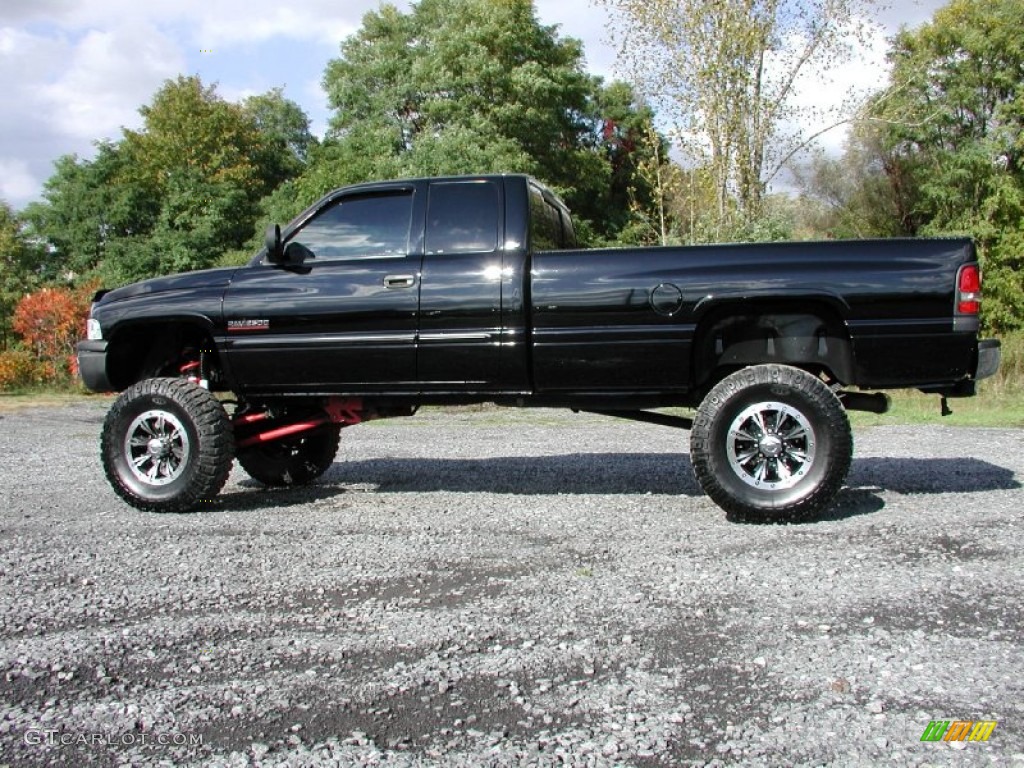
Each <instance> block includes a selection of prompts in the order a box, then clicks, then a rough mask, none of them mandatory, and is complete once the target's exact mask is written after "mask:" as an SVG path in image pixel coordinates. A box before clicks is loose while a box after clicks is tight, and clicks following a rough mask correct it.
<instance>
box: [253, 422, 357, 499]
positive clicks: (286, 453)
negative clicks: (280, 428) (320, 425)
mask: <svg viewBox="0 0 1024 768" xmlns="http://www.w3.org/2000/svg"><path fill="white" fill-rule="evenodd" d="M339 442H340V430H339V428H338V427H328V428H327V429H325V430H323V431H320V432H314V433H312V434H309V435H304V436H302V437H298V438H291V439H285V440H278V441H275V442H272V443H267V444H266V445H260V446H256V447H253V448H246V449H245V450H244V451H239V453H238V463H239V464H240V465H241V467H242V469H244V470H245V471H246V472H247V473H248V475H249V477H251V478H252V479H253V480H256V481H257V482H260V483H263V484H264V485H269V486H289V485H306V484H307V483H311V482H313V481H314V480H316V479H317V478H318V477H320V475H322V474H323V473H324V472H326V471H327V470H328V469H330V467H331V465H332V464H333V463H334V457H335V456H336V455H337V453H338V444H339Z"/></svg>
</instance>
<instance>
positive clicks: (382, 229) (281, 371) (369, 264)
mask: <svg viewBox="0 0 1024 768" xmlns="http://www.w3.org/2000/svg"><path fill="white" fill-rule="evenodd" d="M423 197H424V196H423V195H422V194H419V192H418V188H417V186H416V185H415V184H410V183H405V184H396V185H387V184H383V185H373V186H370V187H362V188H359V189H355V190H347V191H345V192H343V193H340V194H339V195H338V196H336V197H333V198H329V199H327V200H326V201H324V202H323V203H322V204H321V205H320V207H319V208H317V209H316V210H315V211H314V212H313V213H312V215H310V216H309V217H308V218H306V219H305V220H304V221H302V222H300V223H299V225H298V226H296V227H295V228H294V229H292V230H291V231H287V232H286V233H285V238H284V241H285V242H284V247H286V248H287V247H288V246H289V245H290V244H292V243H298V244H300V245H301V246H304V247H305V248H306V249H308V251H306V252H305V253H306V258H305V260H304V261H303V262H302V263H301V264H292V265H281V264H271V263H262V264H259V265H256V266H251V267H249V268H248V269H242V270H239V271H238V273H236V277H235V279H234V280H233V282H232V284H231V286H230V287H229V289H228V291H227V293H226V295H225V298H224V319H225V323H226V328H225V334H226V337H227V338H226V345H225V346H226V348H227V358H228V363H229V365H230V368H231V372H232V375H233V377H234V378H235V380H236V381H238V382H241V383H242V387H241V388H242V389H244V390H246V391H263V392H274V391H288V392H301V391H308V392H383V391H389V392H390V391H394V392H410V391H415V390H416V388H417V386H418V384H417V375H416V332H417V309H418V301H419V273H420V260H421V256H422V250H421V249H420V244H419V242H412V240H418V239H420V238H412V237H411V235H410V233H411V232H416V231H422V220H423V219H422V215H423V214H422V208H421V205H422V202H423V201H422V198H423ZM413 222H420V224H419V226H418V227H416V226H413Z"/></svg>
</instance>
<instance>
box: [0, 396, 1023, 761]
mask: <svg viewBox="0 0 1024 768" xmlns="http://www.w3.org/2000/svg"><path fill="white" fill-rule="evenodd" d="M105 406H106V403H105V401H91V402H87V403H83V404H77V405H71V406H67V407H62V408H45V409H34V410H26V411H21V412H15V413H8V414H6V415H4V416H3V417H2V419H0V541H2V543H3V547H2V553H0V584H2V590H0V708H2V709H0V766H10V767H11V768H14V766H18V767H19V768H20V767H21V766H44V765H68V766H72V765H73V766H81V765H111V766H114V765H157V764H163V765H213V766H244V765H267V766H270V765H273V766H279V765H288V766H304V765H317V766H319V765H341V766H349V765H357V766H361V765H377V766H388V767H391V766H434V765H438V766H474V767H475V766H520V765H537V766H554V765H562V764H568V765H580V766H612V765H625V766H666V765H708V764H710V765H751V766H779V765H825V764H830V765H836V766H864V765H914V766H923V765H957V766H960V765H1014V766H1024V696H1022V693H1024V682H1022V679H1021V675H1022V672H1024V646H1022V642H1021V641H1022V631H1024V630H1022V625H1021V620H1022V610H1024V608H1022V606H1024V590H1022V582H1024V568H1022V565H1024V562H1022V560H1024V556H1022V550H1024V546H1022V545H1024V523H1022V520H1021V507H1022V501H1024V493H1022V491H1021V483H1022V481H1024V432H1021V431H1014V430H985V429H956V428H943V427H884V428H875V429H870V430H862V431H859V432H858V434H857V448H856V455H855V459H854V463H853V469H852V472H851V475H850V478H849V483H848V487H847V488H846V489H844V491H843V492H842V493H841V495H840V497H839V499H838V502H837V504H836V505H835V507H834V508H833V509H832V510H831V511H830V512H829V513H828V514H827V515H826V516H825V518H823V519H822V520H820V521H818V522H814V523H809V524H804V525H794V526H775V527H764V526H751V525H739V524H735V523H731V522H729V521H727V520H726V519H725V516H724V514H723V513H722V512H721V511H720V510H718V509H717V508H716V507H715V506H713V505H712V504H711V503H710V502H709V501H708V500H707V499H706V498H705V497H703V496H702V495H701V494H700V492H699V491H698V489H697V486H696V485H695V482H694V480H693V476H692V471H691V468H690V464H689V459H688V457H687V455H686V445H687V435H686V434H685V433H683V432H678V431H675V430H672V429H668V428H663V427H654V426H648V425H640V424H634V423H630V422H623V421H615V420H611V419H602V418H600V417H596V416H586V415H573V414H571V413H568V412H565V413H563V412H524V411H499V410H483V411H459V412H456V413H454V414H452V413H447V414H446V413H443V412H439V411H433V412H429V413H425V414H421V415H420V416H417V417H415V418H414V419H407V420H399V421H394V422H384V423H377V424H370V425H363V426H359V427H355V428H352V429H350V430H346V431H345V432H344V433H343V435H342V451H341V454H340V455H339V460H338V463H336V464H335V465H334V467H332V469H331V470H330V471H329V472H328V474H327V475H326V476H325V477H324V478H323V480H322V481H321V483H319V484H318V485H316V486H312V487H310V488H306V489H300V490H285V491H275V492H268V491H265V490H263V489H261V488H259V487H258V486H256V485H254V484H253V483H251V482H250V481H248V480H247V479H246V478H245V477H244V475H242V474H240V473H239V471H238V470H237V469H236V471H235V473H234V474H233V475H232V477H231V479H230V481H229V483H228V486H227V488H226V489H225V492H224V494H223V495H222V496H221V498H220V499H219V500H218V502H217V503H215V504H213V505H211V507H210V508H209V509H208V510H203V511H201V512H198V513H194V514H189V515H154V514H144V513H140V512H137V511H134V510H132V509H131V508H129V507H127V506H125V505H124V504H122V503H121V502H120V501H119V500H118V499H117V498H116V497H115V496H114V494H113V492H112V491H111V490H110V489H109V488H108V486H107V484H106V481H105V479H104V478H103V474H102V470H101V468H100V465H99V459H98V455H97V454H98V449H97V445H98V436H99V430H100V424H101V421H102V418H103V415H104V412H105ZM964 456H969V457H970V458H964ZM931 720H994V721H998V725H997V726H996V728H995V730H994V731H993V733H992V736H991V738H990V739H989V740H988V742H985V743H980V742H979V743H964V742H960V743H941V742H940V743H922V742H921V740H920V739H921V735H922V733H923V731H924V729H925V728H926V726H928V724H929V721H931Z"/></svg>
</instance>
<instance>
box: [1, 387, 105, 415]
mask: <svg viewBox="0 0 1024 768" xmlns="http://www.w3.org/2000/svg"><path fill="white" fill-rule="evenodd" d="M109 399H110V398H109V397H107V396H105V395H90V394H86V393H84V392H69V391H58V390H33V391H26V392H15V393H10V392H0V413H11V412H13V411H21V410H24V409H26V408H60V407H64V406H68V405H74V404H75V403H82V402H85V401H87V400H109Z"/></svg>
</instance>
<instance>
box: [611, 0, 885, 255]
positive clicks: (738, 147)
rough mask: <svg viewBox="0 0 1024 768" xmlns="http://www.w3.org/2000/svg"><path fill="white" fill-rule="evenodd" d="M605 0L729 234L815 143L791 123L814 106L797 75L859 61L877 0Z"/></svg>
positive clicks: (637, 76)
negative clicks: (704, 177)
mask: <svg viewBox="0 0 1024 768" xmlns="http://www.w3.org/2000/svg"><path fill="white" fill-rule="evenodd" d="M598 2H600V3H601V4H603V5H605V6H607V7H609V8H610V9H612V10H613V11H614V16H613V21H612V24H611V27H612V33H613V36H614V37H615V39H616V41H617V42H618V44H619V46H620V65H621V66H622V67H623V68H624V69H625V70H626V71H627V72H628V73H629V78H630V80H631V81H632V82H633V83H635V84H636V86H637V88H638V90H639V92H640V93H641V95H643V96H644V97H645V98H647V99H650V100H651V101H652V102H653V103H654V104H655V105H656V106H658V107H659V108H660V109H661V111H662V113H663V114H665V115H667V116H668V117H669V119H670V121H671V123H672V125H673V130H674V138H676V139H677V140H678V141H679V142H680V144H681V146H682V149H683V151H684V153H685V154H686V156H687V161H688V163H689V164H691V165H692V166H693V167H695V168H700V169H702V172H706V173H708V174H710V178H711V180H712V182H713V184H714V193H715V210H714V211H713V212H712V216H713V226H712V227H711V228H710V229H711V230H712V236H713V237H715V238H719V237H725V236H729V235H730V234H732V233H733V232H734V231H735V230H736V229H737V226H738V227H739V228H740V229H743V228H749V227H750V226H752V224H753V222H754V220H755V219H756V218H757V217H758V216H759V215H760V214H761V212H762V208H761V201H762V199H763V196H764V194H765V190H766V188H767V185H768V183H769V182H770V181H771V180H772V179H773V178H774V177H775V176H776V175H777V174H778V173H779V171H780V170H781V169H782V166H783V164H784V163H785V161H786V160H787V159H788V157H789V156H790V155H791V154H792V152H793V151H794V149H795V148H797V147H799V146H801V145H803V144H804V143H806V142H807V141H808V138H807V137H806V136H805V135H803V134H801V133H800V132H799V130H798V129H795V128H793V126H798V125H800V124H806V123H807V122H808V120H807V119H806V118H807V117H808V115H807V113H808V112H809V111H813V110H812V109H809V108H802V107H800V106H798V104H797V102H796V100H795V98H794V97H795V96H796V94H797V84H798V82H799V79H800V78H801V76H803V75H805V74H806V73H807V72H808V71H809V70H826V69H828V68H829V67H836V66H839V65H841V64H842V63H843V62H844V61H845V60H846V59H848V58H849V54H850V53H851V51H852V45H853V43H854V42H856V41H857V40H858V39H859V38H861V37H863V35H864V34H865V32H866V30H867V29H868V27H867V25H866V22H865V21H864V20H865V19H866V18H867V17H868V14H867V11H868V9H869V8H870V6H871V3H872V2H873V0H598ZM737 218H738V219H739V221H738V222H737V221H735V219H737ZM702 228H705V229H708V228H707V227H706V226H704V225H702Z"/></svg>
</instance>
